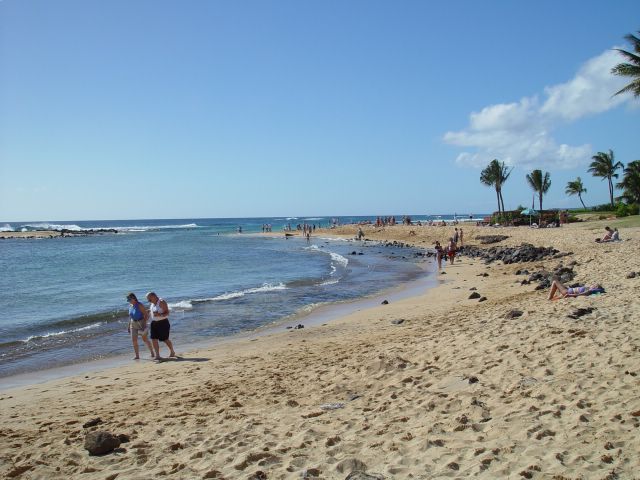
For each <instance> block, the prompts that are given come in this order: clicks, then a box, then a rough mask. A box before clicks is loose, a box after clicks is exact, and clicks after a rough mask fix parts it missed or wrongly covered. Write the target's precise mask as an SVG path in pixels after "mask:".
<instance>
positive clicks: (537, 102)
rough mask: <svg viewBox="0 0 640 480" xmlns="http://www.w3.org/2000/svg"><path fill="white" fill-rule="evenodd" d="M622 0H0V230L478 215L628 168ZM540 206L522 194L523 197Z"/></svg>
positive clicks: (562, 201) (626, 28)
mask: <svg viewBox="0 0 640 480" xmlns="http://www.w3.org/2000/svg"><path fill="white" fill-rule="evenodd" d="M636 7H637V0H628V1H626V0H617V1H615V2H603V1H590V0H582V1H570V0H566V1H562V2H557V1H548V0H541V1H537V2H513V1H507V0H492V1H486V2H478V1H473V0H459V1H456V2H427V1H405V0H401V1H391V0H389V1H376V0H364V1H359V0H349V1H336V0H326V1H279V0H271V1H268V0H260V1H258V0H256V1H250V0H236V1H223V0H218V1H198V0H191V1H186V2H179V1H167V0H153V1H145V0H136V1H123V0H111V1H105V2H96V1H84V0H78V1H72V0H56V1H47V0H40V1H35V0H20V1H19V0H0V221H4V222H11V221H26V220H90V219H96V220H97V219H141V218H203V217H260V216H311V215H313V216H330V215H388V214H397V215H399V214H414V215H417V214H420V215H425V214H444V213H454V212H456V213H459V214H471V213H476V214H478V213H488V212H492V211H494V210H496V208H497V207H496V197H495V191H494V190H493V189H492V188H491V187H486V186H483V185H482V184H481V183H480V182H479V177H480V170H481V169H482V167H484V166H485V165H486V164H487V163H489V161H490V160H492V159H493V158H497V159H499V160H500V161H504V162H505V163H506V164H507V165H510V166H513V171H512V173H511V176H510V178H509V180H508V181H507V183H506V184H505V186H504V187H503V196H504V201H505V207H506V208H507V209H513V208H516V207H517V206H518V205H525V206H530V204H531V200H532V196H533V192H532V191H531V189H530V188H529V187H528V185H527V183H526V180H525V175H526V173H528V172H530V171H531V170H533V169H536V168H540V169H542V170H544V171H548V172H550V174H551V181H552V185H551V188H550V190H549V192H548V194H547V195H546V196H545V198H544V207H545V208H547V207H549V208H551V207H558V208H566V207H578V206H579V200H578V198H577V197H567V196H566V195H565V193H564V191H565V186H566V184H567V182H568V181H570V180H574V179H575V178H576V177H578V176H580V177H581V178H582V180H583V183H584V184H585V187H586V188H587V193H586V194H584V195H583V198H584V200H585V202H586V203H587V204H588V205H595V204H600V203H605V202H607V201H608V187H607V184H606V181H605V182H603V181H601V180H600V179H599V178H594V177H592V176H591V175H590V174H589V173H588V172H587V168H588V165H589V163H590V161H591V156H592V155H594V154H595V153H596V152H599V151H608V150H609V149H612V150H613V151H614V153H615V158H616V160H620V161H622V162H623V163H625V164H626V163H628V162H630V161H632V160H637V159H640V142H638V138H640V135H639V134H640V99H634V98H633V97H632V96H630V95H625V96H615V97H614V96H612V94H613V93H614V92H616V91H617V90H619V89H620V88H621V87H622V86H624V85H625V84H626V83H627V82H628V80H627V81H625V79H622V78H619V77H615V76H612V75H611V74H610V73H609V71H610V69H611V67H612V66H613V65H615V64H616V63H619V62H620V60H621V57H620V56H619V54H618V53H617V52H615V50H613V49H614V48H616V47H622V48H627V49H629V48H630V45H629V44H628V43H627V42H626V41H625V40H624V35H626V34H628V33H632V32H637V31H638V30H640V23H639V22H638V19H637V15H635V13H636V11H637V8H636ZM536 204H537V202H536Z"/></svg>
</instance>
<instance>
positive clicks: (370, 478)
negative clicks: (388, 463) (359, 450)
mask: <svg viewBox="0 0 640 480" xmlns="http://www.w3.org/2000/svg"><path fill="white" fill-rule="evenodd" d="M345 480H384V475H382V474H381V473H367V472H363V471H362V470H354V471H353V472H351V473H350V474H349V475H347V476H346V477H345Z"/></svg>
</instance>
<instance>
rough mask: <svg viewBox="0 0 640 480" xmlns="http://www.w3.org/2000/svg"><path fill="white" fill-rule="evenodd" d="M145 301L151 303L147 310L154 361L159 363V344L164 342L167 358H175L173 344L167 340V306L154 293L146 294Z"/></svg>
mask: <svg viewBox="0 0 640 480" xmlns="http://www.w3.org/2000/svg"><path fill="white" fill-rule="evenodd" d="M147 300H149V302H150V303H151V305H150V306H149V310H150V311H151V342H152V343H153V350H154V351H155V353H156V360H157V361H161V360H162V357H161V356H160V344H159V342H164V343H166V344H167V347H169V356H170V357H175V356H176V352H175V351H174V350H173V343H171V340H169V331H170V330H171V325H170V324H169V306H168V305H167V302H165V301H164V300H163V299H162V298H159V297H158V295H156V294H155V293H154V292H149V293H147Z"/></svg>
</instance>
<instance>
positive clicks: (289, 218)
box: [287, 217, 298, 220]
mask: <svg viewBox="0 0 640 480" xmlns="http://www.w3.org/2000/svg"><path fill="white" fill-rule="evenodd" d="M287 220H298V217H287Z"/></svg>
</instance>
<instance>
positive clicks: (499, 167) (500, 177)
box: [480, 158, 513, 213]
mask: <svg viewBox="0 0 640 480" xmlns="http://www.w3.org/2000/svg"><path fill="white" fill-rule="evenodd" d="M511 170H513V167H512V168H508V167H507V166H506V165H505V164H504V162H502V163H500V162H499V161H498V159H497V158H494V159H493V160H491V162H490V163H489V165H487V166H486V168H485V169H484V170H482V172H480V182H482V183H483V184H484V185H487V186H489V187H494V188H495V189H496V197H498V213H503V212H504V198H502V185H504V182H506V181H507V179H508V178H509V175H511Z"/></svg>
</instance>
